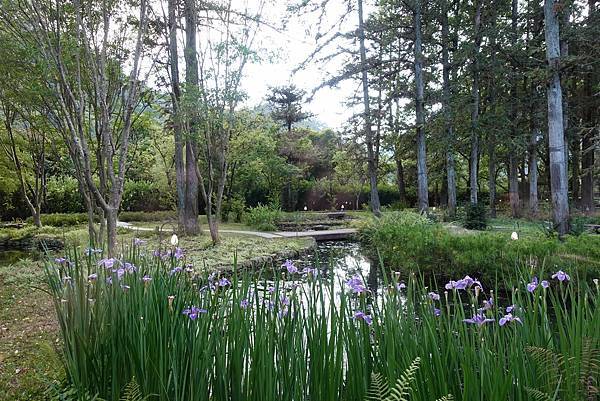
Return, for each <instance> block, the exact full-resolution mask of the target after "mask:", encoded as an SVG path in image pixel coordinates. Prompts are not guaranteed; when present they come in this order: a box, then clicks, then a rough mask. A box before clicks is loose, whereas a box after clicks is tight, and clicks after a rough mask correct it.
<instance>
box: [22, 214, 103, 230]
mask: <svg viewBox="0 0 600 401" xmlns="http://www.w3.org/2000/svg"><path fill="white" fill-rule="evenodd" d="M40 218H41V220H42V225H43V226H52V227H69V226H76V225H80V224H87V222H88V216H87V213H50V214H42V215H41V217H40ZM95 220H96V221H98V218H97V217H95ZM27 222H28V223H30V224H31V223H33V218H31V217H28V218H27Z"/></svg>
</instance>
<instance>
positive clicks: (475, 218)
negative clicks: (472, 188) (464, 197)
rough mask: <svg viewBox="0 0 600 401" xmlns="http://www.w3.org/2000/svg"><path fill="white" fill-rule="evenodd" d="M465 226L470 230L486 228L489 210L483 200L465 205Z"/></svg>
mask: <svg viewBox="0 0 600 401" xmlns="http://www.w3.org/2000/svg"><path fill="white" fill-rule="evenodd" d="M463 226H464V227H465V228H468V229H469V230H485V229H486V227H487V211H486V207H485V204H484V203H483V202H477V203H470V202H469V203H468V204H467V205H466V206H465V217H464V221H463Z"/></svg>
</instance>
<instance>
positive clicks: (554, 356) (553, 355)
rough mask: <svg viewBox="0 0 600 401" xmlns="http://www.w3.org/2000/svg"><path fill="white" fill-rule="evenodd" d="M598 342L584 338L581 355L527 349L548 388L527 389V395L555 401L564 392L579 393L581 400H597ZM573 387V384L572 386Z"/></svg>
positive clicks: (542, 349)
mask: <svg viewBox="0 0 600 401" xmlns="http://www.w3.org/2000/svg"><path fill="white" fill-rule="evenodd" d="M596 342H597V339H591V338H583V339H582V341H581V344H580V347H581V348H580V350H579V354H575V355H573V354H572V352H570V353H569V354H567V355H562V354H560V353H558V352H557V351H554V350H551V349H548V348H544V347H534V346H528V347H526V351H527V353H528V354H529V356H530V357H531V359H532V360H533V361H534V362H535V364H536V366H537V369H538V377H539V381H540V382H541V383H545V384H546V388H545V389H539V388H537V389H535V388H527V392H528V393H529V394H530V395H531V396H532V397H533V398H534V399H536V400H556V399H560V395H561V394H564V393H565V392H567V391H569V392H573V391H575V392H576V395H577V396H578V397H580V399H582V400H593V399H597V397H598V396H599V395H600V390H599V388H598V384H599V383H598V380H599V379H600V349H599V348H598V347H597V345H596ZM573 384H574V385H573Z"/></svg>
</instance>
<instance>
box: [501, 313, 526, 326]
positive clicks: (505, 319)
mask: <svg viewBox="0 0 600 401" xmlns="http://www.w3.org/2000/svg"><path fill="white" fill-rule="evenodd" d="M510 322H519V323H521V324H523V322H522V321H521V318H519V317H516V316H513V315H512V313H508V314H506V315H504V316H503V317H502V318H500V320H499V322H498V323H500V326H504V325H505V324H506V323H510Z"/></svg>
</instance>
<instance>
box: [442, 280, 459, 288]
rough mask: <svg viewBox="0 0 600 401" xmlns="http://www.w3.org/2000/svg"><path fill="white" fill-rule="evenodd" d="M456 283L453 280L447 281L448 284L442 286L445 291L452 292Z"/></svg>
mask: <svg viewBox="0 0 600 401" xmlns="http://www.w3.org/2000/svg"><path fill="white" fill-rule="evenodd" d="M456 284H457V283H456V281H454V280H450V281H448V283H446V285H445V286H444V287H445V288H446V289H447V290H453V289H455V288H456Z"/></svg>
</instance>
